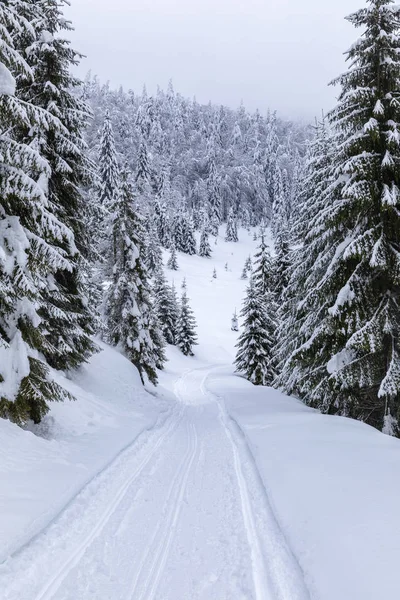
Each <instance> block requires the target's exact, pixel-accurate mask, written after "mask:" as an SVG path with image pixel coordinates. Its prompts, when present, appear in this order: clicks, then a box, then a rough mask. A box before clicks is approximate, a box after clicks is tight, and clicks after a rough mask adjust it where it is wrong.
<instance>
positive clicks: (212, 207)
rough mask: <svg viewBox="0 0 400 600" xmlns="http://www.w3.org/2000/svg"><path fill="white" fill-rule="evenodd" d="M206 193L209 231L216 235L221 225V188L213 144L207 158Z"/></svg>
mask: <svg viewBox="0 0 400 600" xmlns="http://www.w3.org/2000/svg"><path fill="white" fill-rule="evenodd" d="M207 194H208V204H209V217H210V233H211V234H212V235H213V236H215V237H217V236H218V229H219V226H220V225H221V190H220V178H219V176H218V171H217V165H216V153H215V147H214V145H212V147H211V150H210V156H209V160H208V179H207Z"/></svg>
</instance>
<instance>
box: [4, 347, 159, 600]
mask: <svg viewBox="0 0 400 600" xmlns="http://www.w3.org/2000/svg"><path fill="white" fill-rule="evenodd" d="M102 350H103V351H102V352H101V353H100V354H98V355H96V356H94V357H93V358H92V360H91V362H90V364H89V365H88V366H86V367H83V368H82V369H81V370H80V371H79V373H77V374H75V376H74V379H73V381H70V380H67V379H65V378H63V377H60V376H59V375H57V379H58V381H59V383H61V384H62V385H63V386H65V387H66V388H67V389H68V390H69V391H70V392H71V393H72V394H73V395H74V396H75V398H76V402H68V403H62V404H52V406H51V412H50V414H49V415H48V416H47V417H46V418H45V420H44V421H43V422H42V424H41V425H40V426H39V427H38V429H36V431H35V434H39V435H35V434H34V433H33V432H30V431H23V430H22V429H20V428H19V427H17V426H16V425H13V424H11V423H10V422H8V421H5V420H3V419H0V440H1V442H0V563H1V562H2V560H4V559H5V557H6V556H7V555H9V554H10V553H12V552H14V551H15V550H16V549H18V548H20V547H21V546H22V545H23V544H24V543H26V542H27V541H28V540H30V539H31V538H32V537H33V536H34V535H36V534H37V533H38V532H39V531H41V530H42V529H43V527H45V526H46V525H47V524H48V523H49V522H50V521H51V520H52V519H53V518H54V517H55V516H56V515H57V514H58V513H59V512H60V510H61V509H62V508H64V507H65V505H66V504H67V503H68V502H69V501H70V500H71V498H73V497H74V496H75V495H76V493H77V492H78V491H79V490H80V489H81V488H82V487H83V486H84V485H85V483H87V482H88V481H89V480H90V479H91V478H92V477H94V476H95V475H96V473H98V472H99V471H101V470H102V469H104V467H105V466H106V465H107V463H109V462H110V461H111V460H112V459H113V458H114V457H115V456H116V455H117V454H118V453H119V452H120V451H121V450H122V449H124V448H125V447H126V446H128V445H129V444H131V443H132V442H133V440H135V438H136V437H137V436H138V435H139V433H140V432H142V431H143V430H144V429H146V428H149V427H152V426H153V425H154V423H155V422H156V421H157V419H158V418H161V419H162V413H163V411H165V410H166V407H165V406H163V405H162V403H161V402H160V401H158V402H155V399H154V398H153V396H152V395H150V394H148V393H146V392H145V391H144V390H143V387H142V385H141V382H140V378H139V374H138V372H137V370H136V369H135V368H134V367H133V366H132V365H131V364H130V363H129V362H128V361H127V360H126V359H125V358H124V357H123V356H121V355H120V354H119V353H118V352H116V351H115V350H113V349H112V348H109V347H108V346H106V345H102ZM0 596H1V594H0Z"/></svg>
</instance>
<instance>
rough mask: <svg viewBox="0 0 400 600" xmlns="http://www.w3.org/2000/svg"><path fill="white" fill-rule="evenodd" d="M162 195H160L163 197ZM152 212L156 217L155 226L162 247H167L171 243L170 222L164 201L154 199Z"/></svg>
mask: <svg viewBox="0 0 400 600" xmlns="http://www.w3.org/2000/svg"><path fill="white" fill-rule="evenodd" d="M163 197H164V196H162V198H163ZM154 213H155V218H156V227H157V234H158V239H159V240H160V244H161V245H162V246H163V247H164V248H169V247H170V244H171V224H170V219H169V216H168V211H167V206H166V204H165V202H162V201H161V200H160V199H158V198H157V199H156V201H155V203H154Z"/></svg>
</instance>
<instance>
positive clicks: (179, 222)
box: [172, 213, 186, 252]
mask: <svg viewBox="0 0 400 600" xmlns="http://www.w3.org/2000/svg"><path fill="white" fill-rule="evenodd" d="M172 234H173V245H174V246H175V248H176V250H179V251H180V252H183V251H184V250H183V249H184V248H185V243H186V240H185V234H186V223H185V215H183V214H182V213H177V214H175V216H174V220H173V223H172Z"/></svg>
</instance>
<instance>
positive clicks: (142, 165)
mask: <svg viewBox="0 0 400 600" xmlns="http://www.w3.org/2000/svg"><path fill="white" fill-rule="evenodd" d="M151 179H152V175H151V168H150V161H149V153H148V150H147V144H146V142H145V141H144V140H143V139H142V141H141V143H140V147H139V154H138V160H137V168H136V176H135V181H136V185H137V187H138V189H139V191H140V192H141V193H143V192H144V191H145V190H146V189H147V188H149V186H150V185H151Z"/></svg>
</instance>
